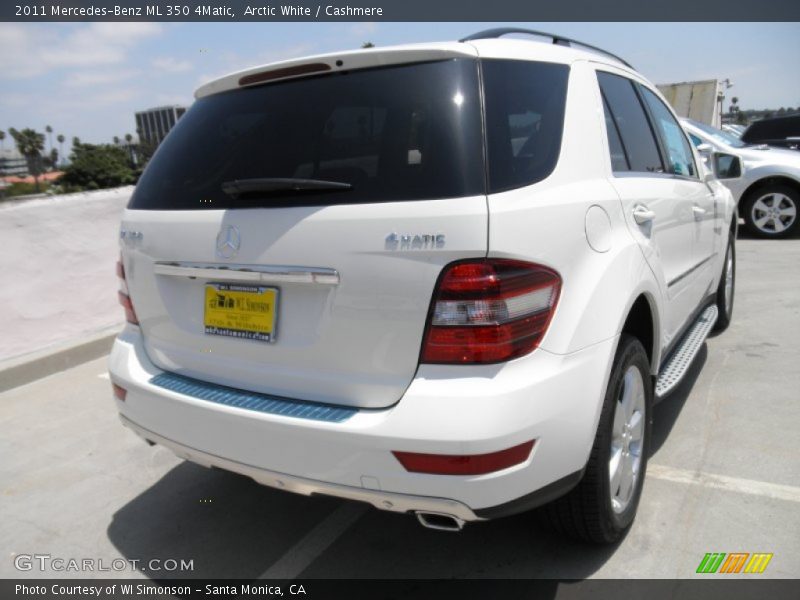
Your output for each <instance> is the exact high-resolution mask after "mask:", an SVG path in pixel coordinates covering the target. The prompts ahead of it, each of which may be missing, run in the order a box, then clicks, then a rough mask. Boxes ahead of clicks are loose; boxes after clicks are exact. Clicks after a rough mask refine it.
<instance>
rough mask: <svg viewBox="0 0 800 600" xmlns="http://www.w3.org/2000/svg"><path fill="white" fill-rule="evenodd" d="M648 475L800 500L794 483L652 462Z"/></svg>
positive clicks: (763, 495) (794, 500)
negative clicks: (757, 479)
mask: <svg viewBox="0 0 800 600" xmlns="http://www.w3.org/2000/svg"><path fill="white" fill-rule="evenodd" d="M647 476H648V477H654V478H655V479H662V480H664V481H672V482H675V483H687V484H696V485H702V486H705V487H710V488H716V489H718V490H727V491H729V492H738V493H740V494H752V495H754V496H762V497H767V498H774V499H775V500H786V501H788V502H800V487H795V486H792V485H782V484H778V483H768V482H766V481H756V480H754V479H740V478H738V477H729V476H727V475H714V474H711V473H701V472H699V471H690V470H687V469H675V468H673V467H667V466H664V465H657V464H652V463H651V464H649V465H647Z"/></svg>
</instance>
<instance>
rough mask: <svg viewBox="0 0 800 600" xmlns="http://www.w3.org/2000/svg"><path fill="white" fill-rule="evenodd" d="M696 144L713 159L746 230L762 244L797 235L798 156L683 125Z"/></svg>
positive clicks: (694, 124) (707, 128) (697, 125)
mask: <svg viewBox="0 0 800 600" xmlns="http://www.w3.org/2000/svg"><path fill="white" fill-rule="evenodd" d="M682 123H683V126H684V128H685V129H686V131H687V132H688V134H689V138H690V139H691V140H692V143H693V144H694V145H695V146H697V147H698V148H703V149H704V150H706V152H707V153H708V154H709V155H710V154H713V162H714V168H715V170H716V173H717V176H718V177H719V178H720V180H721V181H722V182H724V183H725V185H726V186H728V188H729V189H730V190H731V192H732V193H733V197H734V199H735V200H736V203H737V205H738V207H739V214H740V215H741V216H742V217H743V218H744V221H745V223H746V225H747V228H748V229H749V230H750V231H751V232H752V233H753V234H754V235H756V236H758V237H762V238H780V237H786V236H788V235H792V234H793V233H794V232H795V231H797V211H798V207H800V153H798V152H794V151H792V150H785V149H783V148H772V147H770V146H767V145H763V144H761V145H757V146H753V145H749V144H747V143H746V142H744V141H742V140H739V139H737V138H735V137H733V136H732V135H730V134H727V133H725V132H724V131H720V130H719V129H717V128H715V127H711V126H710V125H706V124H704V123H700V122H698V121H693V120H691V119H683V120H682Z"/></svg>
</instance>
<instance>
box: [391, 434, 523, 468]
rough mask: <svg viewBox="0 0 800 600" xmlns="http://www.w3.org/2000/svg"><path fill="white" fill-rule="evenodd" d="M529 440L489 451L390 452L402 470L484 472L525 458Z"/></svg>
mask: <svg viewBox="0 0 800 600" xmlns="http://www.w3.org/2000/svg"><path fill="white" fill-rule="evenodd" d="M532 448H533V441H532V440H531V441H530V442H525V443H524V444H520V445H519V446H514V447H513V448H506V449H505V450H500V451H499V452H490V453H489V454H468V455H453V454H418V453H416V452H392V454H394V455H395V458H397V460H399V461H400V464H401V465H403V467H404V468H405V470H406V471H410V472H412V473H430V474H433V475H484V474H486V473H494V472H495V471H501V470H503V469H507V468H509V467H513V466H514V465H518V464H520V463H523V462H525V461H526V460H528V457H529V456H530V455H531V449H532Z"/></svg>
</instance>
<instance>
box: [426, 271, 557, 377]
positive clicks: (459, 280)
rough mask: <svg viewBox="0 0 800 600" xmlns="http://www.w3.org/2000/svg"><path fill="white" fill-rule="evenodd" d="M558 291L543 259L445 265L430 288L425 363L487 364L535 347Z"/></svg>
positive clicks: (501, 360)
mask: <svg viewBox="0 0 800 600" xmlns="http://www.w3.org/2000/svg"><path fill="white" fill-rule="evenodd" d="M560 291H561V277H559V275H558V273H556V272H555V271H553V270H552V269H548V268H547V267H543V266H541V265H537V264H533V263H528V262H523V261H518V260H505V259H485V260H477V261H469V262H459V263H454V264H452V265H449V266H448V267H446V268H445V271H444V273H443V275H442V277H441V280H440V282H439V287H438V289H437V290H436V291H435V292H434V298H433V306H432V310H431V314H430V317H429V318H428V326H427V330H426V332H425V340H424V342H423V346H422V358H421V360H422V362H423V363H439V364H478V363H480V364H488V363H497V362H503V361H507V360H511V359H512V358H517V357H519V356H523V355H525V354H528V353H529V352H531V351H533V350H534V349H535V348H536V347H537V346H538V345H539V341H540V340H541V339H542V336H544V333H545V331H547V326H548V325H549V324H550V319H551V317H552V316H553V312H554V310H555V307H556V302H557V301H558V295H559V292H560Z"/></svg>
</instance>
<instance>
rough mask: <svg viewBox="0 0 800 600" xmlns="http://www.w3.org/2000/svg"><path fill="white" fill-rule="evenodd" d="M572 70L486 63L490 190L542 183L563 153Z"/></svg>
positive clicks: (532, 64) (523, 63) (556, 66)
mask: <svg viewBox="0 0 800 600" xmlns="http://www.w3.org/2000/svg"><path fill="white" fill-rule="evenodd" d="M568 77H569V67H568V66H567V65H561V64H551V63H542V62H531V61H521V60H519V61H517V60H484V61H483V79H484V88H485V90H486V145H487V150H488V158H489V191H490V192H501V191H504V190H509V189H513V188H517V187H522V186H525V185H530V184H532V183H536V182H537V181H541V180H542V179H544V178H545V177H547V176H548V175H550V173H551V172H552V171H553V169H554V168H555V166H556V162H557V161H558V154H559V151H560V150H561V137H562V131H563V128H564V109H565V104H566V97H567V79H568Z"/></svg>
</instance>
